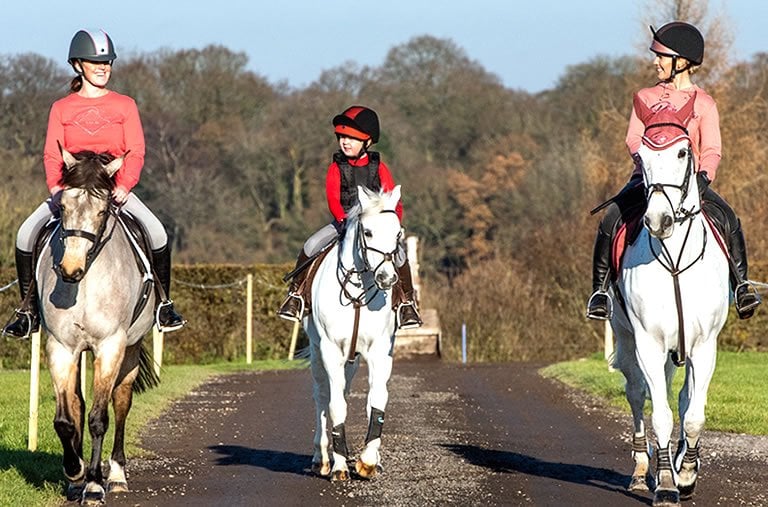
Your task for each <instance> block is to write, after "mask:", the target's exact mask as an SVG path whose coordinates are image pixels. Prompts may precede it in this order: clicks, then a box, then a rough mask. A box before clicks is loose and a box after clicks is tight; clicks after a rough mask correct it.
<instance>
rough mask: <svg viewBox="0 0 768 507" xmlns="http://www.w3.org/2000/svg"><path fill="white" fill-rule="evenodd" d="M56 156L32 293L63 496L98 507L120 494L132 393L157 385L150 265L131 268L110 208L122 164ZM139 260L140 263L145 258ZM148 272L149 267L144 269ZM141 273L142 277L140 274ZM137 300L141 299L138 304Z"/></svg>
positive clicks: (124, 236)
mask: <svg viewBox="0 0 768 507" xmlns="http://www.w3.org/2000/svg"><path fill="white" fill-rule="evenodd" d="M62 155H63V158H64V167H63V176H62V180H61V185H62V186H63V187H64V188H65V190H64V191H63V192H62V195H61V206H60V213H61V220H60V223H59V225H58V227H57V228H56V230H55V231H54V232H53V234H52V236H51V239H50V240H49V241H48V242H47V243H46V245H45V246H44V247H43V248H42V251H41V253H40V257H39V261H38V265H37V288H38V295H39V298H40V299H39V300H40V310H41V317H42V324H43V327H44V329H45V331H46V333H47V335H48V339H47V343H46V352H47V356H48V363H49V364H48V366H49V368H50V372H51V378H52V380H53V386H54V390H55V393H56V415H55V418H54V422H53V425H54V428H55V429H56V433H57V434H58V436H59V438H60V439H61V444H62V446H63V450H64V455H63V462H64V474H65V476H66V478H67V480H68V486H67V498H68V499H69V500H75V499H79V500H80V501H81V503H82V504H85V505H97V504H100V503H103V502H104V500H105V496H106V491H127V489H128V486H127V481H126V476H125V462H126V460H125V452H124V437H125V421H126V417H127V416H128V411H129V410H130V408H131V402H132V397H133V392H134V391H139V392H140V391H141V390H143V389H146V388H148V387H152V386H153V385H156V384H157V381H158V379H157V377H156V376H155V375H154V370H153V368H152V364H151V360H150V359H149V356H148V354H147V353H146V352H145V350H144V348H143V347H142V339H143V337H144V335H145V334H146V333H147V331H149V329H150V328H151V326H152V324H153V319H154V316H153V309H154V307H155V293H154V290H152V277H151V276H150V275H148V274H144V273H151V270H149V269H145V270H142V269H139V266H138V264H137V261H136V259H135V257H134V253H133V246H132V245H131V242H132V239H131V237H130V236H129V233H128V231H127V230H126V229H124V227H123V224H122V223H121V222H120V221H118V220H117V218H116V213H115V212H114V209H113V208H111V205H110V195H111V190H112V188H113V186H114V180H113V179H112V176H113V175H114V174H115V172H116V171H117V170H118V169H119V168H120V166H121V165H122V162H123V159H122V158H114V159H113V157H111V156H109V155H106V154H101V155H99V154H95V153H92V152H81V153H78V154H74V155H73V154H70V153H69V152H67V151H66V150H64V149H62ZM144 262H145V263H146V260H145V261H144ZM146 266H148V263H146ZM142 271H143V272H144V273H143V272H142ZM142 300H143V303H142ZM84 350H90V351H92V353H93V403H92V407H91V410H90V413H89V414H88V428H89V430H90V433H91V440H92V449H91V457H90V462H89V463H88V465H87V466H86V463H85V461H84V460H83V427H84V422H85V400H84V398H83V394H82V389H81V386H80V383H79V378H80V375H79V373H80V372H79V364H80V361H79V358H80V353H81V352H82V351H84ZM110 400H112V403H113V408H114V413H115V439H114V447H113V449H112V455H111V458H110V460H109V475H108V477H107V484H106V490H105V485H104V484H103V482H104V481H103V474H102V468H101V454H102V444H103V438H104V434H105V433H106V431H107V427H108V425H109V414H108V409H109V402H110Z"/></svg>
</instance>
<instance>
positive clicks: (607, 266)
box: [587, 224, 613, 320]
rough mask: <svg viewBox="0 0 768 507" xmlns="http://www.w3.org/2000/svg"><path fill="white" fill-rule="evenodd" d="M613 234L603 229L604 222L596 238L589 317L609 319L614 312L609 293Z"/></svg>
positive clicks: (588, 303) (588, 306) (588, 304)
mask: <svg viewBox="0 0 768 507" xmlns="http://www.w3.org/2000/svg"><path fill="white" fill-rule="evenodd" d="M611 242H612V236H611V235H610V234H606V233H605V232H604V231H603V227H602V224H601V226H600V228H599V229H598V231H597V237H596V238H595V251H594V255H593V257H592V291H593V292H592V295H591V296H590V297H589V301H588V302H587V318H590V319H594V320H609V319H610V318H611V315H612V314H613V302H612V301H611V297H610V296H609V295H608V283H609V273H610V271H611Z"/></svg>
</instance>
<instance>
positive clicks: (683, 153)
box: [677, 149, 687, 158]
mask: <svg viewBox="0 0 768 507" xmlns="http://www.w3.org/2000/svg"><path fill="white" fill-rule="evenodd" d="M686 154H687V152H686V150H684V149H680V151H678V152H677V158H685V155H686Z"/></svg>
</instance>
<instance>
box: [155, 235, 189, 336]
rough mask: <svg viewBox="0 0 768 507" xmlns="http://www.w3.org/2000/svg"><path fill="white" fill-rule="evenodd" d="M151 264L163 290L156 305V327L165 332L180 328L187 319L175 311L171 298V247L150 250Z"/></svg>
mask: <svg viewBox="0 0 768 507" xmlns="http://www.w3.org/2000/svg"><path fill="white" fill-rule="evenodd" d="M152 265H153V266H154V268H155V274H156V275H157V278H158V282H160V285H161V286H162V288H163V291H164V292H165V299H164V300H163V301H161V302H160V304H159V305H158V307H157V316H156V320H157V328H158V329H159V330H160V331H163V332H166V333H167V332H170V331H176V330H177V329H181V328H182V327H184V324H186V323H187V320H186V319H185V318H184V317H182V316H181V315H180V314H179V313H177V312H176V309H175V308H174V307H173V300H171V249H170V248H169V247H168V245H165V246H164V247H163V248H161V249H160V250H152Z"/></svg>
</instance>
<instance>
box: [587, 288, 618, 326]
mask: <svg viewBox="0 0 768 507" xmlns="http://www.w3.org/2000/svg"><path fill="white" fill-rule="evenodd" d="M600 297H604V298H605V301H606V310H607V315H606V316H602V315H595V314H594V313H592V310H593V308H592V305H593V303H594V302H595V299H596V298H600ZM587 318H588V319H594V320H611V319H612V318H613V300H612V299H611V296H610V295H609V294H608V292H607V291H604V290H596V291H595V292H593V293H592V295H591V296H590V297H589V301H587Z"/></svg>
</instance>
